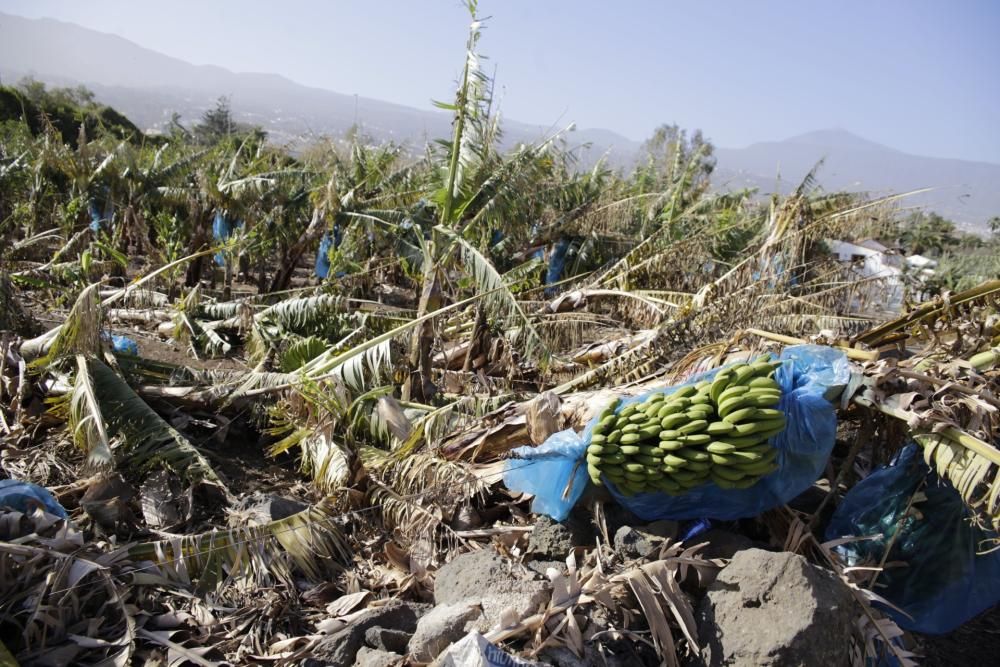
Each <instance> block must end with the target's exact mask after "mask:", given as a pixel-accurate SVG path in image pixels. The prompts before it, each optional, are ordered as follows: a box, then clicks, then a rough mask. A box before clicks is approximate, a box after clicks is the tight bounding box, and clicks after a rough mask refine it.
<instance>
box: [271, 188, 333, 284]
mask: <svg viewBox="0 0 1000 667" xmlns="http://www.w3.org/2000/svg"><path fill="white" fill-rule="evenodd" d="M324 227H325V225H324V224H323V216H322V214H321V211H320V209H318V208H314V209H313V216H312V220H311V221H310V222H309V226H308V227H306V230H305V231H304V232H302V235H301V236H299V239H298V240H297V241H296V242H295V243H293V244H292V245H291V246H290V247H289V248H288V250H287V251H285V252H284V253H283V255H282V257H281V261H280V262H279V263H278V268H277V271H275V273H274V278H273V279H272V280H271V288H270V289H269V290H268V291H269V292H278V291H280V290H285V289H288V284H289V283H290V282H291V281H292V275H293V274H294V272H295V268H296V267H297V266H298V265H299V262H300V261H302V256H303V255H304V254H306V250H308V249H309V248H310V247H311V246H312V245H314V244H315V243H316V242H317V241H319V237H321V236H322V235H323V228H324Z"/></svg>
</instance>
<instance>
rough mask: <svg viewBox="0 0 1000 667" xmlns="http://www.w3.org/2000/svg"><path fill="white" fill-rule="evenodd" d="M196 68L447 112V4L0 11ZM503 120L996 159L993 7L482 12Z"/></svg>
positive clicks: (999, 130)
mask: <svg viewBox="0 0 1000 667" xmlns="http://www.w3.org/2000/svg"><path fill="white" fill-rule="evenodd" d="M0 11H6V12H9V13H12V14H19V15H22V16H29V17H41V16H48V17H52V18H58V19H62V20H66V21H71V22H74V23H79V24H81V25H83V26H86V27H89V28H94V29H98V30H102V31H104V32H111V33H115V34H118V35H121V36H123V37H126V38H128V39H131V40H133V41H135V42H137V43H139V44H140V45H142V46H146V47H148V48H151V49H154V50H157V51H161V52H163V53H166V54H168V55H172V56H176V57H178V58H182V59H184V60H187V61H190V62H193V63H196V64H216V65H221V66H223V67H226V68H229V69H233V70H237V71H259V72H276V73H279V74H284V75H285V76H288V77H289V78H291V79H294V80H296V81H298V82H300V83H304V84H309V85H313V86H318V87H323V88H329V89H332V90H336V91H339V92H343V93H348V94H351V93H357V94H360V95H362V96H367V97H374V98H380V99H384V100H388V101H392V102H398V103H402V104H408V105H412V106H418V107H423V108H427V107H429V106H430V100H431V99H432V98H434V99H449V98H450V97H451V95H452V92H453V89H454V81H455V78H456V76H457V74H458V70H459V67H460V66H461V62H462V57H463V53H462V51H463V44H464V39H465V35H466V30H467V26H468V20H467V14H466V12H465V9H464V6H463V5H462V4H461V3H460V2H459V1H458V0H378V1H365V2H362V1H360V0H357V1H352V2H348V1H346V0H332V1H320V0H314V1H306V0H281V1H279V2H275V1H274V0H267V1H265V0H238V1H237V0H212V1H209V0H170V1H169V2H162V1H157V2H148V1H143V0H131V1H126V0H87V1H86V2H83V1H81V0H0ZM480 13H481V14H482V15H483V16H489V17H491V18H490V19H489V20H488V21H487V22H486V29H485V31H484V36H483V39H482V42H481V50H482V52H483V53H484V54H485V55H487V56H489V58H490V60H489V63H488V67H491V68H492V67H493V66H496V68H497V80H498V84H499V86H500V88H501V89H502V91H503V103H502V110H503V112H504V114H505V115H506V116H507V117H509V118H515V119H518V120H522V121H527V122H536V123H544V124H555V123H566V122H569V121H576V122H577V123H578V124H579V125H580V126H582V127H605V128H608V129H612V130H615V131H617V132H619V133H621V134H624V135H625V136H627V137H630V138H632V139H642V138H644V137H646V136H648V134H649V133H650V132H651V130H652V129H653V128H654V127H655V126H656V125H658V124H660V123H665V122H667V123H669V122H676V123H678V124H680V125H681V126H684V127H688V128H695V127H698V128H702V129H703V130H704V132H705V133H706V135H707V136H708V137H709V138H710V139H712V140H713V141H714V142H715V143H716V144H718V145H720V146H727V147H740V146H745V145H747V144H750V143H753V142H755V141H767V140H774V139H783V138H786V137H789V136H792V135H795V134H799V133H802V132H807V131H810V130H816V129H822V128H829V127H842V128H845V129H848V130H850V131H852V132H855V133H857V134H860V135H862V136H864V137H866V138H869V139H872V140H874V141H878V142H881V143H884V144H887V145H889V146H892V147H894V148H898V149H900V150H904V151H907V152H911V153H917V154H922V155H933V156H940V157H958V158H965V159H978V160H986V161H990V162H997V163H1000V1H997V0H952V1H947V0H938V1H937V2H930V1H924V0H906V1H904V0H892V1H877V0H865V1H857V0H817V1H813V0H807V1H802V0H797V1H787V2H786V1H781V2H779V1H763V0H762V1H759V2H750V1H745V0H744V1H735V0H734V1H728V2H727V1H716V2H707V1H700V0H685V1H684V2H677V1H675V2H667V1H662V2H655V1H648V2H646V1H641V2H640V1H638V0H636V1H632V2H629V1H627V0H617V1H615V0H605V1H598V0H547V1H546V0H530V1H529V0H521V1H515V0H507V1H501V0H481V2H480Z"/></svg>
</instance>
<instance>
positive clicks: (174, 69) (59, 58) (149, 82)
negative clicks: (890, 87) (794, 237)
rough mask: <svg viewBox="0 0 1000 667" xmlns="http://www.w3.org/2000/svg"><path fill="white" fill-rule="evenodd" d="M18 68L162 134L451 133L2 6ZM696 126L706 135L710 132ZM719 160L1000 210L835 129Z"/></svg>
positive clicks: (979, 188) (998, 173)
mask: <svg viewBox="0 0 1000 667" xmlns="http://www.w3.org/2000/svg"><path fill="white" fill-rule="evenodd" d="M25 75H32V76H34V77H35V78H37V79H39V80H42V81H45V82H47V83H52V84H57V85H70V84H73V85H75V84H78V83H83V84H85V85H87V86H88V87H89V88H91V89H92V90H93V91H94V92H95V93H96V94H97V98H98V99H99V100H101V101H102V102H103V103H106V104H110V105H112V106H113V107H115V108H117V109H119V110H121V111H122V112H123V113H125V114H126V115H127V116H128V117H129V118H131V119H132V120H133V121H134V122H136V123H137V124H138V125H139V126H140V127H141V128H143V129H144V130H154V131H155V130H158V129H162V128H163V127H165V126H166V124H167V123H168V122H169V120H170V116H171V113H173V112H177V113H180V114H181V116H182V122H187V123H192V122H195V121H196V120H198V118H199V117H200V116H201V114H202V113H203V112H204V111H205V110H207V109H209V108H211V107H212V106H213V105H214V104H215V101H216V99H217V98H218V97H219V96H220V95H228V96H230V97H231V98H232V107H233V110H234V113H235V114H236V116H237V117H238V119H239V120H240V121H242V122H246V123H252V124H254V125H259V126H261V127H263V128H264V129H266V130H267V131H268V133H269V134H270V136H271V137H272V138H273V139H274V140H275V141H277V142H283V143H284V142H289V143H294V142H299V141H302V140H307V139H309V138H311V137H316V136H319V135H330V136H335V137H336V136H342V135H343V133H344V132H345V131H346V130H347V129H348V128H350V127H351V126H352V125H353V124H354V122H355V120H357V121H359V122H360V123H361V125H362V127H363V130H364V131H365V133H367V134H368V135H370V136H372V137H374V138H375V139H383V140H384V139H393V140H396V141H399V142H411V143H413V144H414V145H416V146H420V145H422V144H423V143H424V142H425V141H427V140H428V139H434V138H438V137H446V136H449V134H450V132H451V126H450V124H451V118H450V116H449V115H448V114H446V113H443V112H441V111H437V110H431V109H416V108H413V107H407V106H403V105H399V104H393V103H390V102H385V101H382V100H376V99H370V98H365V97H359V98H355V97H354V96H353V95H345V94H343V93H337V92H334V91H330V90H322V89H319V88H311V87H308V86H303V85H301V84H298V83H295V82H294V81H292V80H290V79H287V78H285V77H283V76H279V75H277V74H259V73H235V72H231V71H229V70H226V69H223V68H221V67H215V66H211V65H192V64H190V63H186V62H184V61H182V60H179V59H177V58H171V57H169V56H166V55H163V54H161V53H157V52H155V51H151V50H149V49H146V48H143V47H142V46H139V45H137V44H135V43H133V42H130V41H128V40H126V39H123V38H121V37H118V36H115V35H110V34H105V33H101V32H97V31H94V30H89V29H86V28H82V27H80V26H78V25H74V24H71V23H64V22H60V21H54V20H51V19H25V18H21V17H17V16H11V15H7V14H2V13H0V77H3V81H4V82H5V83H13V82H14V81H16V80H17V79H19V78H20V77H22V76H25ZM595 94H596V93H595ZM355 105H356V106H355ZM553 129H555V128H552V127H549V126H547V125H546V126H543V125H532V124H529V123H523V122H518V121H512V120H509V119H508V120H505V122H504V131H505V141H506V142H507V143H508V144H513V143H516V142H520V141H532V140H535V139H538V138H539V137H542V136H545V135H547V134H548V133H549V132H551V131H552V130H553ZM705 129H706V131H707V132H706V133H707V134H708V136H711V128H705ZM566 140H567V143H568V144H569V145H570V146H578V145H580V144H585V143H590V144H592V148H591V149H590V151H589V152H587V153H585V154H583V155H582V162H583V164H584V165H590V164H592V163H593V161H595V160H596V159H597V158H598V157H600V156H601V155H604V154H605V153H607V154H608V158H609V160H608V161H609V164H610V165H611V166H614V167H623V166H628V165H631V164H632V162H633V160H634V158H635V155H636V153H637V152H638V150H639V148H640V144H639V143H638V142H635V141H632V140H629V139H627V138H625V137H623V136H621V135H620V134H617V133H615V132H613V131H611V130H604V129H579V130H577V131H575V132H573V133H572V134H570V135H568V136H567V137H566ZM717 157H718V167H717V171H716V175H715V177H714V182H715V184H716V186H717V187H720V188H734V187H746V186H753V187H757V188H759V189H760V190H761V191H762V192H771V191H773V190H774V189H775V187H776V186H777V187H778V188H779V189H780V190H782V191H787V190H788V189H790V188H793V187H795V185H797V184H798V182H799V181H800V180H801V179H802V177H803V176H804V175H805V174H806V173H807V172H808V171H809V169H811V168H812V167H813V165H815V164H816V162H817V161H818V160H819V159H821V158H823V157H826V163H825V164H824V166H823V168H822V169H821V170H820V172H819V181H820V183H821V184H822V185H823V187H824V188H826V189H827V190H838V189H847V190H867V191H870V192H873V193H889V192H904V191H909V190H914V189H917V188H923V187H934V188H936V189H935V191H934V192H931V193H926V194H922V195H919V196H916V197H913V198H910V199H908V200H907V204H908V205H913V206H918V205H919V206H927V207H929V208H932V209H934V210H936V211H938V212H939V213H941V214H942V215H945V216H947V217H949V218H951V219H953V220H955V221H956V222H959V223H960V224H962V225H963V226H964V227H965V228H967V229H976V230H979V231H983V230H985V228H986V221H987V220H988V219H989V218H990V217H991V216H994V215H1000V165H995V164H987V163H981V162H969V161H963V160H945V159H939V158H928V157H921V156H916V155H909V154H906V153H902V152H900V151H896V150H893V149H891V148H888V147H886V146H882V145H880V144H877V143H875V142H871V141H868V140H866V139H862V138H861V137H857V136H855V135H853V134H850V133H849V132H846V131H843V130H824V131H820V132H812V133H809V134H805V135H801V136H798V137H793V138H791V139H787V140H784V141H774V142H764V143H758V144H753V145H752V146H748V147H747V148H741V149H727V148H719V149H718V150H717ZM779 174H780V176H781V182H780V183H778V182H777V176H778V175H779Z"/></svg>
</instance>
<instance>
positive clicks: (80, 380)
mask: <svg viewBox="0 0 1000 667" xmlns="http://www.w3.org/2000/svg"><path fill="white" fill-rule="evenodd" d="M69 425H70V429H72V432H73V440H74V441H75V442H76V444H77V446H78V447H80V449H82V450H83V451H84V452H85V453H86V454H87V463H88V464H89V465H91V466H93V467H95V468H110V467H113V466H114V462H115V459H114V456H113V455H112V453H111V441H110V439H109V438H108V432H107V431H106V430H105V428H104V415H103V414H101V406H100V403H99V401H98V398H97V393H96V391H95V390H94V383H93V380H92V379H91V377H90V367H89V365H88V364H87V358H86V357H84V356H83V355H82V354H78V355H77V356H76V374H75V375H74V377H73V391H72V392H71V394H70V409H69Z"/></svg>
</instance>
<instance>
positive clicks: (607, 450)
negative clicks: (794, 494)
mask: <svg viewBox="0 0 1000 667" xmlns="http://www.w3.org/2000/svg"><path fill="white" fill-rule="evenodd" d="M767 359H768V358H767V357H766V356H764V357H761V358H759V359H757V360H755V361H753V362H751V363H739V364H734V365H732V366H730V367H728V368H726V369H724V370H722V371H720V372H719V373H718V374H717V375H716V376H715V378H714V379H713V380H711V381H708V380H704V381H702V382H699V383H697V384H693V385H686V386H684V387H681V388H679V389H678V390H677V391H675V392H673V393H672V394H669V395H668V394H662V393H660V394H653V395H651V396H649V397H648V398H647V399H646V400H644V401H643V402H641V403H632V404H630V405H627V406H626V407H624V408H622V409H621V411H619V412H617V413H616V410H617V408H618V405H619V401H618V400H617V399H616V400H615V401H613V402H612V403H611V405H609V406H608V407H607V408H605V409H604V411H603V412H602V413H601V415H600V417H599V419H598V422H597V424H596V426H595V427H594V429H593V432H592V434H591V439H590V446H589V447H588V448H587V470H588V472H589V473H590V478H591V480H593V482H594V483H595V484H601V479H602V476H603V478H604V479H608V480H610V481H612V482H614V484H615V486H616V487H618V488H619V489H620V490H621V491H622V492H623V493H625V494H626V495H633V494H635V493H641V492H646V491H660V492H665V493H669V494H673V495H677V494H681V493H684V492H685V491H687V490H688V489H693V488H695V487H696V486H700V485H702V484H704V483H706V482H708V481H711V482H713V483H715V484H716V485H717V486H719V487H721V488H724V489H745V488H748V487H750V486H753V485H754V484H756V483H757V481H758V480H759V479H760V478H761V477H763V476H764V475H767V474H768V473H770V472H772V471H774V470H775V469H776V468H777V463H776V462H775V459H776V458H777V455H778V451H777V450H776V449H774V447H772V446H771V445H770V444H768V438H770V437H771V436H773V435H775V434H777V433H779V432H780V431H781V430H782V429H784V428H785V416H784V413H782V412H781V411H780V410H778V409H777V407H776V406H777V405H778V402H779V401H780V400H781V388H780V387H779V386H778V383H777V382H775V380H774V377H773V376H774V371H775V369H776V368H777V367H778V365H780V362H771V361H768V360H767Z"/></svg>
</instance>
